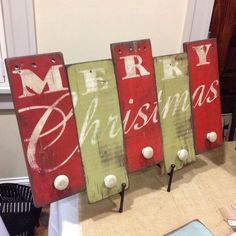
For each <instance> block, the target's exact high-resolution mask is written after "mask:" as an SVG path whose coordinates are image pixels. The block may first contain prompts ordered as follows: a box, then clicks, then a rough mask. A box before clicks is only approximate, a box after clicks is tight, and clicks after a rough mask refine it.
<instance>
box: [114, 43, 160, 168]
mask: <svg viewBox="0 0 236 236" xmlns="http://www.w3.org/2000/svg"><path fill="white" fill-rule="evenodd" d="M111 50H112V57H113V63H114V65H115V73H116V80H117V86H118V93H119V101H120V108H121V117H122V120H123V129H124V137H125V146H126V154H127V159H128V171H129V172H133V171H137V170H139V169H142V168H145V167H148V166H151V165H154V164H156V163H159V162H160V161H161V160H162V155H163V153H162V143H161V142H162V140H161V131H160V124H159V114H158V104H157V94H156V83H155V75H154V66H153V58H152V50H151V43H150V40H140V41H132V42H125V43H116V44H112V45H111Z"/></svg>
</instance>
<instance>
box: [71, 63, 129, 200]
mask: <svg viewBox="0 0 236 236" xmlns="http://www.w3.org/2000/svg"><path fill="white" fill-rule="evenodd" d="M68 76H69V82H70V87H71V91H72V96H73V101H74V108H75V114H76V121H77V129H78V133H79V134H80V137H79V141H80V146H81V153H82V161H83V166H84V171H85V180H86V186H87V195H88V200H89V202H90V203H93V202H97V201H99V200H101V199H104V198H107V197H109V196H111V195H113V194H116V193H119V192H121V189H122V187H121V185H122V183H126V185H127V186H128V177H127V174H126V168H125V164H124V163H125V157H124V156H125V154H124V145H123V142H124V141H123V132H122V125H121V118H120V113H119V101H118V94H117V88H116V81H115V75H114V69H113V65H112V61H111V60H106V61H97V62H88V63H82V64H76V65H72V66H69V67H68Z"/></svg>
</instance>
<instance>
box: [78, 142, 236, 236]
mask: <svg viewBox="0 0 236 236" xmlns="http://www.w3.org/2000/svg"><path fill="white" fill-rule="evenodd" d="M235 145H236V142H228V143H225V144H224V146H223V147H219V148H216V149H214V150H211V151H210V152H206V153H204V154H201V155H198V157H197V161H196V162H194V163H192V164H191V165H188V166H186V167H185V168H182V169H181V170H179V171H176V173H175V174H174V178H173V183H172V188H171V192H167V191H166V184H167V181H168V179H167V178H166V176H162V175H160V170H159V169H158V168H156V167H154V168H152V167H151V168H148V169H147V170H145V171H139V172H136V173H132V174H131V175H130V188H129V189H128V190H127V192H126V195H125V207H124V212H123V213H122V214H114V211H115V210H116V209H117V208H118V207H119V197H118V196H114V197H113V198H112V199H109V200H104V201H102V202H100V203H98V204H93V205H91V204H90V205H89V204H86V195H85V194H84V193H81V194H80V197H79V200H78V201H79V202H78V204H79V206H78V216H79V222H78V223H79V224H80V226H81V228H82V234H83V235H84V236H96V235H103V236H111V235H118V236H122V235H125V236H134V235H138V236H147V235H148V236H161V235H164V234H166V233H168V232H170V231H172V230H174V229H176V228H178V227H179V226H181V225H183V224H186V223H187V222H189V221H191V220H193V219H199V220H200V221H201V222H202V223H203V224H204V225H205V226H206V227H207V228H208V229H209V230H210V231H211V232H212V233H213V234H214V235H216V236H227V235H231V234H232V233H233V230H232V229H231V227H230V226H229V225H228V224H227V223H226V222H225V221H224V219H223V217H222V215H221V213H220V211H219V208H220V207H226V206H229V205H230V204H232V203H235V194H236V188H235V186H236V175H235V169H236V161H235V154H236V151H235ZM141 209H142V210H141ZM114 222H116V223H115V224H114ZM79 233H80V232H79V231H78V234H79ZM190 236H191V235H190Z"/></svg>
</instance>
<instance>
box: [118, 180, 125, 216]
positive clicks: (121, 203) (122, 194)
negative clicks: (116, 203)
mask: <svg viewBox="0 0 236 236" xmlns="http://www.w3.org/2000/svg"><path fill="white" fill-rule="evenodd" d="M121 187H122V190H121V192H120V209H119V212H120V213H122V212H123V205H124V198H125V187H126V183H122V184H121Z"/></svg>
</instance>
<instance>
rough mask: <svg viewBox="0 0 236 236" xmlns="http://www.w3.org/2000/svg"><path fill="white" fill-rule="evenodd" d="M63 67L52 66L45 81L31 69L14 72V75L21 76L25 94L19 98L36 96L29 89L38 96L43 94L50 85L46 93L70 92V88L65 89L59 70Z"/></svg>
mask: <svg viewBox="0 0 236 236" xmlns="http://www.w3.org/2000/svg"><path fill="white" fill-rule="evenodd" d="M62 66H63V65H56V66H51V67H50V69H49V70H48V72H47V74H46V76H45V78H44V79H43V80H42V79H41V78H39V77H38V76H37V75H36V74H35V73H34V72H32V71H31V70H29V69H25V70H21V69H16V70H14V71H13V72H12V73H13V74H19V75H20V77H21V82H22V87H23V94H22V95H20V96H19V98H22V97H29V96H34V95H35V94H34V93H32V92H30V91H29V90H28V89H31V90H32V91H34V92H35V93H36V94H41V93H42V92H43V89H44V88H45V86H46V85H48V90H46V91H45V93H53V92H57V91H61V90H68V88H64V87H63V84H62V80H61V75H60V71H59V68H61V67H62ZM27 87H28V89H27Z"/></svg>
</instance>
